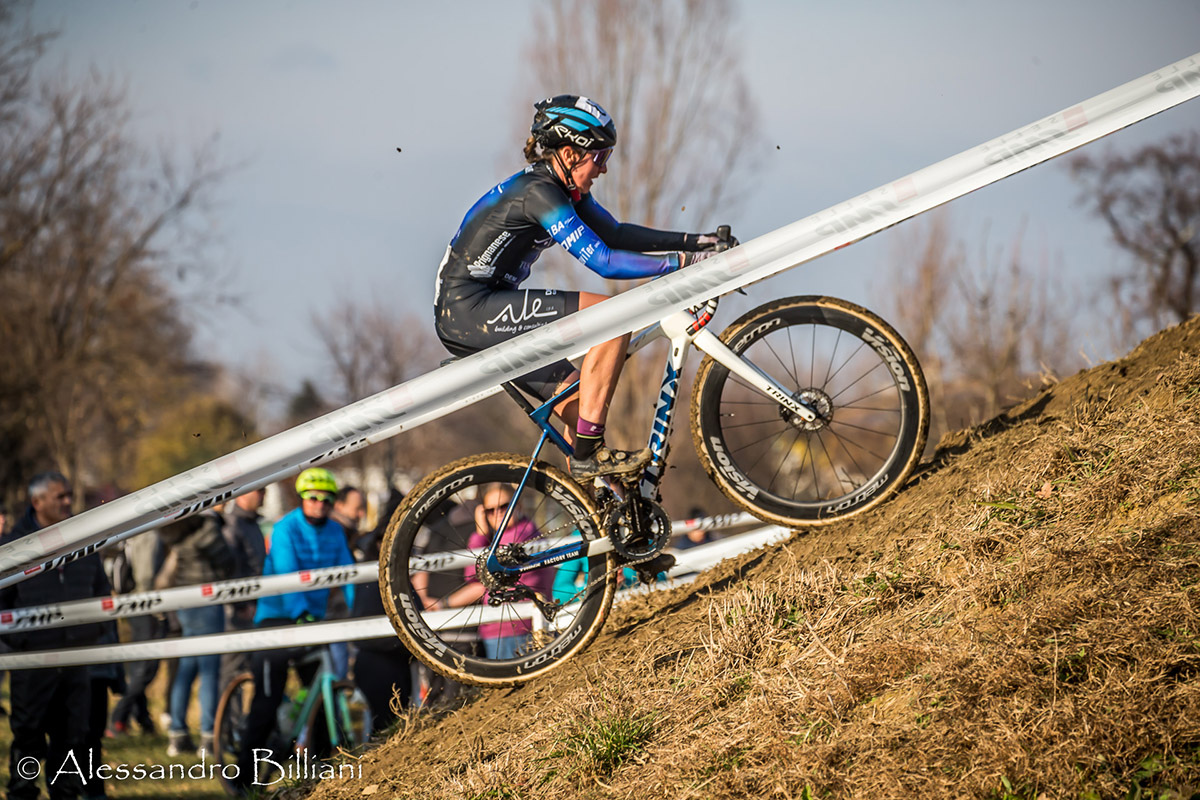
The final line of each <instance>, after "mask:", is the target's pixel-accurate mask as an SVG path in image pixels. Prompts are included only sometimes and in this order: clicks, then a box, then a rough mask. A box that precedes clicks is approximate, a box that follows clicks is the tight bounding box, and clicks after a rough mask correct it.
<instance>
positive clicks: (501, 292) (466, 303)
mask: <svg viewBox="0 0 1200 800" xmlns="http://www.w3.org/2000/svg"><path fill="white" fill-rule="evenodd" d="M698 240H699V237H698V236H696V235H694V234H686V233H674V232H670V231H660V230H655V229H654V228H646V227H643V226H641V225H631V224H628V223H620V222H617V221H616V220H615V219H613V217H612V215H611V214H609V213H608V212H607V211H606V210H605V209H604V208H603V206H601V205H600V204H599V203H597V202H596V201H595V199H593V198H592V196H591V195H590V194H588V195H584V196H583V197H581V198H580V199H579V200H577V201H572V200H571V197H570V196H569V195H568V194H567V191H566V188H565V187H564V185H563V183H562V182H561V181H560V180H559V179H558V177H557V176H556V175H555V174H554V171H553V170H552V169H551V167H550V165H549V164H548V163H546V162H540V163H537V164H532V165H530V166H528V167H526V168H525V169H524V170H522V171H521V172H518V173H517V174H516V175H513V176H512V177H510V178H508V179H507V180H505V181H504V182H503V183H501V184H499V185H497V186H495V187H493V188H492V190H491V191H489V192H488V193H487V194H485V195H484V196H483V197H481V198H480V199H479V201H478V202H476V203H475V205H473V206H472V207H471V210H470V211H468V212H467V215H466V217H465V218H464V219H463V222H462V224H461V225H460V226H459V229H458V232H457V233H456V234H455V236H454V239H453V240H452V241H451V242H450V246H449V247H448V248H447V249H446V255H445V257H444V258H443V259H442V263H441V265H440V266H439V267H438V277H437V291H436V294H435V296H434V316H435V318H436V325H437V333H438V337H439V338H440V339H441V340H442V343H443V344H444V345H445V346H446V348H447V349H448V350H450V352H452V353H455V354H456V355H466V354H469V353H473V352H476V351H479V350H482V349H485V348H488V347H491V346H493V345H495V344H498V343H499V342H502V341H504V340H506V339H510V338H512V337H513V336H516V335H518V334H521V333H525V332H526V331H529V330H533V329H534V328H538V327H541V326H542V325H546V324H548V323H550V322H553V321H555V320H557V319H559V318H561V317H563V316H566V315H568V314H573V313H574V312H575V311H577V310H578V309H579V293H578V292H571V291H566V292H564V291H555V290H522V289H518V288H517V287H518V286H520V284H521V283H522V282H523V281H524V280H525V279H526V278H528V277H529V274H530V271H531V270H532V268H533V263H534V262H535V261H536V260H537V258H538V256H539V255H541V253H542V251H543V250H545V249H546V248H548V247H550V246H551V245H553V244H555V243H558V244H559V245H561V246H562V247H563V248H564V249H566V250H567V252H569V253H570V254H571V255H572V256H574V257H575V258H576V259H578V260H579V261H581V262H583V263H584V264H585V265H586V266H587V267H588V268H589V269H591V270H592V271H593V272H596V273H597V274H599V275H601V276H603V277H605V278H619V279H629V278H647V277H652V276H654V275H664V274H666V273H668V272H672V271H674V270H675V269H678V266H679V261H678V256H677V255H676V254H675V253H674V252H663V253H661V254H658V255H648V254H647V253H648V252H649V251H679V250H696V249H698V247H699V241H698ZM572 369H573V368H572V367H571V366H570V364H568V363H567V362H560V363H559V364H553V365H551V366H550V367H549V368H545V369H543V370H539V371H538V373H540V374H535V375H531V376H526V377H525V378H523V379H522V380H521V381H519V383H521V384H522V385H526V386H531V387H532V386H534V385H536V388H535V393H536V394H539V395H542V396H546V394H545V393H546V391H547V390H551V389H553V386H554V385H555V384H557V383H558V382H559V381H560V380H561V379H562V378H565V377H566V376H567V375H569V374H570V372H571V371H572Z"/></svg>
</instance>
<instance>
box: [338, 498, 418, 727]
mask: <svg viewBox="0 0 1200 800" xmlns="http://www.w3.org/2000/svg"><path fill="white" fill-rule="evenodd" d="M401 499H403V495H399V494H397V495H396V496H395V497H394V498H393V499H392V502H391V503H389V504H388V511H387V513H385V514H383V515H382V516H381V517H380V520H379V524H378V525H376V526H375V528H374V529H373V530H371V531H369V532H368V533H366V534H364V535H363V536H362V537H361V538H360V539H359V546H360V547H361V548H362V550H363V560H364V561H378V560H379V544H380V542H381V541H382V540H383V534H384V532H385V531H386V530H387V525H388V520H389V519H390V518H391V515H392V512H394V511H395V510H396V507H397V506H399V504H400V500H401ZM386 613H387V612H386V611H385V610H384V608H383V595H381V594H380V593H379V584H378V582H376V583H365V584H361V585H359V586H357V587H356V588H355V592H354V613H353V615H352V616H354V617H355V618H362V617H378V616H383V615H385V614H386ZM355 646H356V647H357V648H358V652H357V655H356V656H355V658H354V683H355V684H356V685H357V686H358V688H359V689H360V690H361V691H362V693H363V695H364V696H365V697H366V698H367V705H368V706H369V707H370V709H371V732H372V733H379V732H380V731H383V730H386V729H387V728H388V726H389V725H391V724H392V722H393V721H394V720H395V719H396V711H397V707H398V708H400V709H404V708H408V707H409V705H411V703H412V655H411V654H410V653H409V652H408V650H407V649H406V648H405V647H404V645H403V644H402V643H401V642H400V639H399V638H398V637H396V636H387V637H384V638H382V639H360V640H359V641H357V642H355ZM393 698H395V705H393V702H392V701H393Z"/></svg>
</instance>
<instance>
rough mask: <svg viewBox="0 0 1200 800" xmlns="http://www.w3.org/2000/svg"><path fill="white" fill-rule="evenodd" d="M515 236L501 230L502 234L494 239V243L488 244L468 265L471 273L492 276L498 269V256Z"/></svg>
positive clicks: (484, 276)
mask: <svg viewBox="0 0 1200 800" xmlns="http://www.w3.org/2000/svg"><path fill="white" fill-rule="evenodd" d="M512 238H513V236H512V234H511V233H509V232H508V231H500V234H499V235H498V236H496V238H495V239H493V240H492V243H491V244H489V245H488V246H487V249H485V250H484V251H483V252H482V253H480V255H479V258H477V259H475V261H474V262H472V263H471V264H470V265H468V267H467V271H468V272H470V273H471V277H473V278H490V277H491V276H492V273H493V272H495V271H496V263H495V262H496V256H498V255H499V254H500V253H501V252H502V251H503V250H504V248H505V247H506V246H507V245H508V243H509V242H510V241H511V240H512Z"/></svg>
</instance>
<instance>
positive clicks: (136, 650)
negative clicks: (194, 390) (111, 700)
mask: <svg viewBox="0 0 1200 800" xmlns="http://www.w3.org/2000/svg"><path fill="white" fill-rule="evenodd" d="M789 536H791V531H790V530H788V529H786V528H781V527H778V526H770V527H766V528H762V529H760V530H756V531H751V532H749V533H744V534H740V535H739V536H733V537H729V538H726V539H721V540H719V541H716V542H711V543H709V544H704V545H698V546H696V547H693V548H690V549H688V550H684V551H680V552H679V553H678V556H677V558H678V562H677V563H676V565H675V566H674V567H673V568H672V569H671V571H670V573H669V574H670V575H685V574H692V573H698V572H701V571H703V570H705V569H708V567H710V566H712V565H713V564H715V563H717V562H718V561H722V560H724V559H727V558H732V557H734V556H737V555H740V554H742V553H748V552H750V551H752V550H757V549H758V548H760V547H765V546H767V545H770V544H775V543H777V542H781V541H783V540H784V539H786V538H788V537H789ZM361 566H366V565H365V564H364V565H361ZM687 582H688V581H687V580H678V579H674V580H672V584H673V585H681V584H683V583H687ZM190 588H194V587H190ZM638 591H639V590H638V589H632V590H630V589H625V590H622V591H621V592H618V593H617V594H618V597H626V596H629V595H630V594H636V593H637V592H638ZM468 609H470V619H469V622H468V623H467V624H465V625H464V624H462V617H463V616H464V612H466V611H467V610H468ZM569 609H570V607H569V606H568V607H567V609H566V610H567V611H568V612H569ZM538 617H540V613H539V612H537V611H536V609H535V608H534V606H533V604H532V603H515V604H511V605H508V606H506V607H503V608H491V607H481V606H469V607H465V608H451V609H445V610H442V611H433V612H430V613H428V614H426V615H425V618H426V621H427V622H428V623H429V625H430V626H431V627H433V628H435V629H438V630H444V629H451V628H455V627H472V628H473V627H475V626H477V625H479V624H481V623H484V622H502V621H505V620H513V619H518V618H525V619H537V618H538ZM395 635H396V632H395V631H394V630H393V629H392V625H391V623H390V622H389V621H388V619H387V617H368V618H363V619H351V620H334V621H330V622H314V623H309V624H307V625H288V626H284V627H277V628H255V629H253V630H250V631H237V632H233V633H216V634H210V635H207V636H185V637H181V638H175V639H155V640H153V641H147V642H130V643H127V644H117V645H96V646H93V647H79V648H74V649H63V650H41V651H35V652H29V653H7V654H4V655H0V670H6V669H36V668H39V667H71V666H82V665H86V664H116V663H121V662H125V661H145V660H147V659H157V658H182V657H184V656H204V655H213V654H221V655H224V654H226V653H238V652H245V651H253V650H275V649H279V648H282V647H302V646H308V645H318V644H329V643H330V642H347V641H355V640H358V639H382V638H385V637H389V636H395Z"/></svg>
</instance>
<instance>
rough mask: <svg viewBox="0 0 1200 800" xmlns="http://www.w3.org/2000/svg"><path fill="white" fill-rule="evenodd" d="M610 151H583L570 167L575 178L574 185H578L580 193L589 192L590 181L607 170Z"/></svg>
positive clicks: (590, 188)
mask: <svg viewBox="0 0 1200 800" xmlns="http://www.w3.org/2000/svg"><path fill="white" fill-rule="evenodd" d="M611 153H612V151H611V149H610V150H599V151H596V152H590V151H589V152H583V153H582V154H581V155H580V157H579V160H578V161H576V162H575V165H574V166H573V167H571V177H572V178H574V179H575V185H576V186H578V187H579V191H580V193H582V194H588V193H589V192H591V191H592V181H594V180H596V178H598V177H600V176H601V175H603V174H604V173H606V172H608V157H609V155H611Z"/></svg>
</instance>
